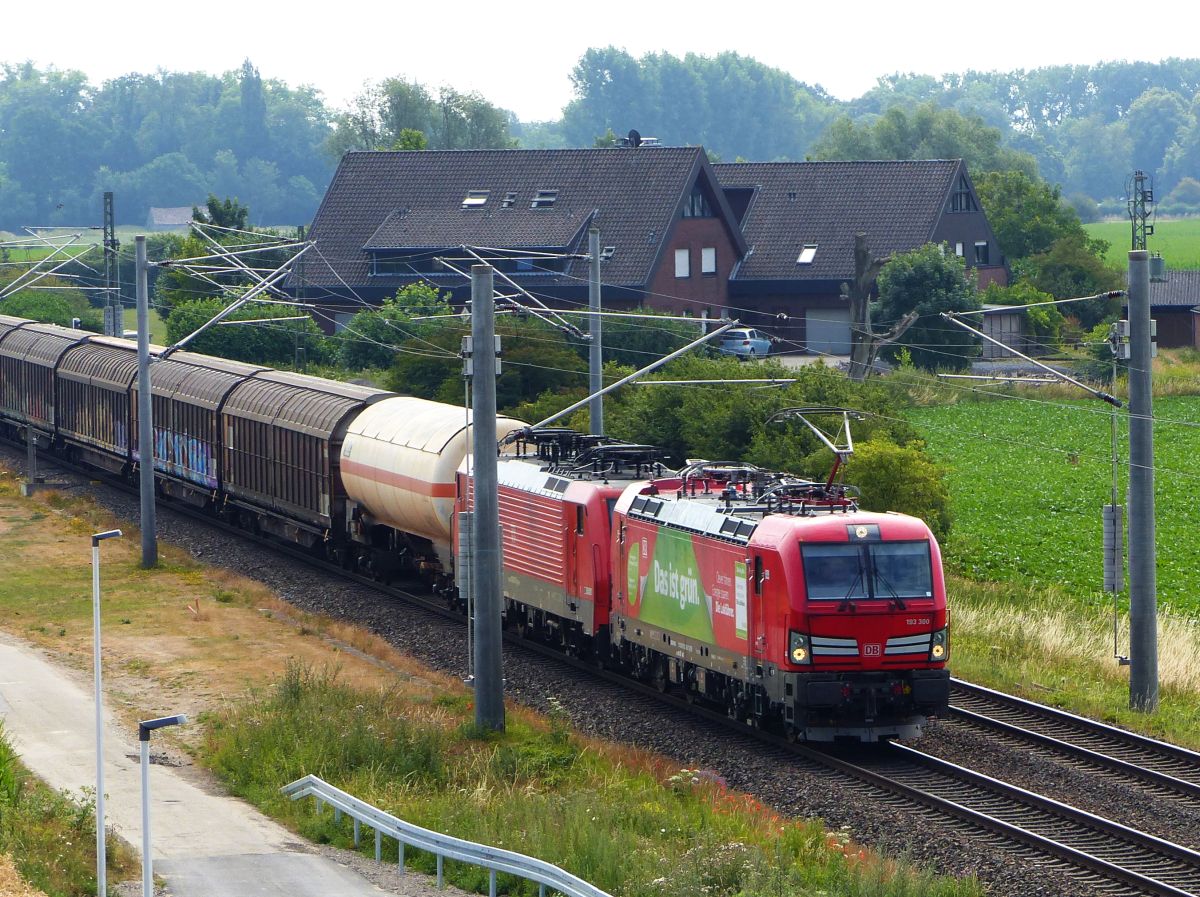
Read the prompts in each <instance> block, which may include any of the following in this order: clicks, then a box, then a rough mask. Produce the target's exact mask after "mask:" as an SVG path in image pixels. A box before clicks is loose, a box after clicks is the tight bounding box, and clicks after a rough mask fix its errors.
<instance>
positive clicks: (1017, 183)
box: [975, 171, 1084, 260]
mask: <svg viewBox="0 0 1200 897" xmlns="http://www.w3.org/2000/svg"><path fill="white" fill-rule="evenodd" d="M975 190H976V192H977V193H978V194H979V201H980V204H981V205H982V206H983V210H984V212H986V213H987V218H988V223H989V224H991V226H992V230H993V231H995V233H996V240H997V241H998V242H999V243H1000V248H1001V249H1003V250H1004V253H1005V255H1006V256H1008V258H1009V259H1010V260H1015V259H1023V258H1026V257H1027V256H1031V255H1034V254H1035V253H1039V252H1045V251H1046V250H1048V249H1049V248H1050V247H1051V245H1053V243H1054V241H1055V240H1057V239H1059V238H1060V237H1064V236H1068V235H1075V236H1082V235H1083V234H1084V230H1083V225H1082V224H1081V223H1080V221H1079V216H1078V215H1077V214H1076V213H1075V210H1074V209H1073V208H1071V207H1070V206H1068V205H1067V204H1065V203H1064V202H1063V201H1062V194H1061V192H1060V191H1059V189H1058V188H1057V187H1052V186H1050V185H1049V184H1047V183H1046V182H1045V181H1043V180H1041V179H1040V178H1035V177H1030V176H1029V175H1027V174H1025V173H1024V172H1021V171H989V172H985V173H983V174H981V175H979V177H977V178H976V179H975Z"/></svg>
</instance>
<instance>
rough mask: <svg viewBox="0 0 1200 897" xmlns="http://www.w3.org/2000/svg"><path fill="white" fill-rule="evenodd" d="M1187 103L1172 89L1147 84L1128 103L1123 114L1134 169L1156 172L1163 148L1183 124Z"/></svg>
mask: <svg viewBox="0 0 1200 897" xmlns="http://www.w3.org/2000/svg"><path fill="white" fill-rule="evenodd" d="M1187 120H1188V118H1187V103H1186V102H1185V101H1184V98H1183V97H1181V96H1180V95H1179V94H1178V93H1176V92H1175V91H1172V90H1167V89H1165V88H1163V87H1151V88H1150V89H1148V90H1146V91H1145V92H1144V93H1143V94H1142V95H1141V96H1139V97H1138V98H1137V99H1136V100H1134V101H1133V102H1132V103H1131V104H1130V105H1129V112H1128V113H1127V115H1126V116H1125V121H1126V124H1127V126H1128V128H1129V138H1130V142H1131V144H1132V147H1131V150H1132V162H1133V167H1134V168H1140V169H1142V170H1143V171H1148V172H1157V171H1160V170H1161V169H1162V167H1163V160H1164V159H1165V158H1166V155H1167V148H1168V147H1169V146H1170V145H1171V143H1172V142H1173V141H1174V140H1175V136H1176V135H1177V134H1178V133H1179V132H1180V131H1181V130H1182V129H1183V127H1184V125H1186V124H1187Z"/></svg>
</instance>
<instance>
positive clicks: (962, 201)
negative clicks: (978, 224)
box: [950, 176, 979, 212]
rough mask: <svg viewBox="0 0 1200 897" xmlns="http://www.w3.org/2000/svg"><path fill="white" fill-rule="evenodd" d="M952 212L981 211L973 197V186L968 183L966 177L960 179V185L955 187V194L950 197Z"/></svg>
mask: <svg viewBox="0 0 1200 897" xmlns="http://www.w3.org/2000/svg"><path fill="white" fill-rule="evenodd" d="M950 211H951V212H978V211H979V206H978V205H976V204H975V197H974V196H972V195H971V185H970V184H968V183H967V179H966V177H965V176H964V177H960V178H959V179H958V185H957V186H955V188H954V192H953V193H952V194H951V195H950Z"/></svg>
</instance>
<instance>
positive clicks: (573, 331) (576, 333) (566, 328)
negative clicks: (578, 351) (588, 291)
mask: <svg viewBox="0 0 1200 897" xmlns="http://www.w3.org/2000/svg"><path fill="white" fill-rule="evenodd" d="M462 250H463V252H467V253H470V254H471V255H472V256H473V257H474V258H475V260H476V261H477V262H478V263H479V264H481V265H490V264H491V263H490V262H489V261H488V260H487V259H485V258H484V257H483V256H481V255H480V254H479V253H478V252H476V251H475V248H474V247H472V246H463V247H462ZM493 270H495V269H493ZM495 273H496V276H497V277H499V278H500V279H501V280H503V281H504V282H505V283H506V284H508V285H509V286H510V287H512V288H513V289H514V290H517V291H518V292H519V293H520V294H521V295H522V296H524V297H525V298H526V299H528V300H529V301H530V302H532V303H534V304H535V305H537V306H538V308H540V309H541V310H543V311H545V312H546V313H547V314H548V315H549V316H550V317H552V318H554V319H555V320H556V321H557V322H558V323H557V324H554V326H555V327H558V328H559V329H560V330H562V331H563V332H564V333H569V334H570V335H571V336H573V337H575V338H576V339H582V340H588V339H591V334H589V333H584V332H583V331H582V330H580V329H579V328H578V327H576V326H575V325H574V324H572V323H571V322H570V321H568V320H566V319H565V318H563V317H562V315H560V314H558V313H557V312H555V311H554V310H553V309H552V308H550V307H549V306H547V305H546V303H544V302H542V300H541V299H539V298H537V297H536V296H534V295H533V294H532V293H530V292H529V290H527V289H525V288H524V287H523V286H521V285H520V284H519V283H517V282H516V281H515V280H513V279H512V278H511V277H509V276H508V275H507V274H505V273H504V272H503V271H496V272H495ZM527 310H528V311H529V313H530V314H536V312H534V311H533V309H527ZM537 317H539V318H541V317H542V316H541V315H537ZM543 320H545V319H544V318H543ZM547 323H550V322H549V321H547Z"/></svg>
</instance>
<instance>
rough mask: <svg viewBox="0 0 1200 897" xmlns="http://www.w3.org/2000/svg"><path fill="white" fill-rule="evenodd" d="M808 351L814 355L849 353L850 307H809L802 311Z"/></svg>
mask: <svg viewBox="0 0 1200 897" xmlns="http://www.w3.org/2000/svg"><path fill="white" fill-rule="evenodd" d="M804 326H805V328H806V332H807V334H808V339H807V344H808V351H809V352H811V353H813V354H814V355H849V354H850V309H848V308H810V309H808V310H806V311H805V312H804Z"/></svg>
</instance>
